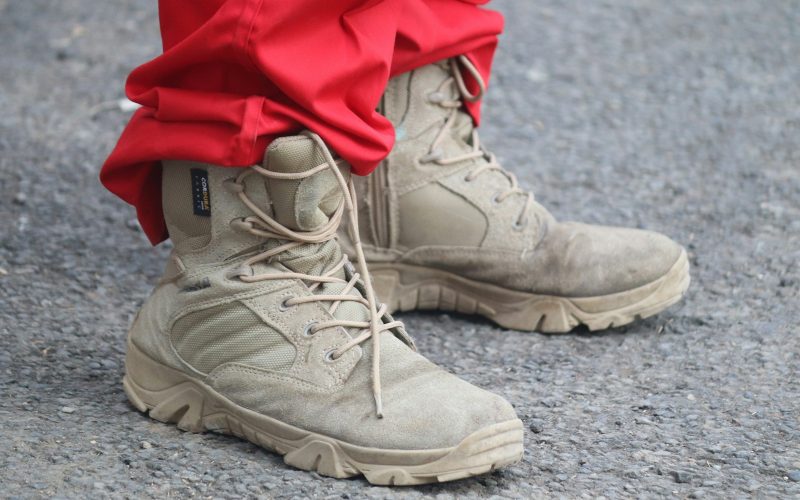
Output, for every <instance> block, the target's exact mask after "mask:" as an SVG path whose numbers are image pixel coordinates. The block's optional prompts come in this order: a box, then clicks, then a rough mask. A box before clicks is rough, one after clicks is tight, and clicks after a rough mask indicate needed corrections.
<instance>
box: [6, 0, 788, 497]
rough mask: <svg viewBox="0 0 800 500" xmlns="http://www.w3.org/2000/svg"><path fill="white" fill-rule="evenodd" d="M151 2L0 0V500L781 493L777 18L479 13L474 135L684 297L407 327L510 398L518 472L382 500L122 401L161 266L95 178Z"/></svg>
mask: <svg viewBox="0 0 800 500" xmlns="http://www.w3.org/2000/svg"><path fill="white" fill-rule="evenodd" d="M155 3H156V2H154V1H150V2H143V1H139V0H113V1H102V2H98V1H94V2H92V1H88V0H61V1H59V2H52V1H47V0H25V1H22V0H0V35H2V38H1V39H2V49H1V53H0V110H2V112H0V484H2V493H0V495H2V496H18V497H50V496H61V497H84V498H85V497H107V496H108V497H159V498H164V497H168V496H169V497H184V496H203V497H206V496H208V497H254V496H265V497H354V496H358V497H360V496H362V495H366V496H375V497H386V496H394V495H396V496H400V497H420V496H436V498H452V497H459V498H461V497H468V496H474V497H484V496H491V495H496V496H500V497H521V498H530V497H551V496H564V497H592V498H594V497H598V496H605V497H609V498H615V497H645V498H649V497H661V496H670V497H683V498H685V497H690V498H700V497H704V496H707V497H727V498H731V497H742V496H756V497H763V498H775V497H796V496H798V495H800V421H798V415H800V413H798V410H800V349H799V347H800V346H799V345H798V344H799V343H800V341H799V340H798V338H799V336H798V334H799V333H800V331H798V330H799V327H798V320H799V319H800V314H799V313H800V304H799V303H800V84H798V82H800V28H798V27H799V26H800V4H798V3H797V2H796V1H793V0H737V1H735V2H732V1H730V2H709V1H704V0H678V1H674V2H664V1H658V0H603V1H601V2H581V1H578V0H538V1H536V2H511V1H510V0H507V1H498V2H497V3H496V4H495V8H499V9H501V10H503V11H504V12H506V14H507V24H508V29H507V34H506V35H505V36H504V38H503V44H502V48H501V51H500V52H499V54H498V58H497V64H496V72H495V76H494V79H493V87H492V91H491V93H490V97H489V99H488V101H489V102H488V105H487V110H486V116H485V121H484V123H485V126H484V127H483V135H484V139H485V141H486V142H488V143H489V144H490V145H491V146H492V148H493V149H494V150H495V151H496V152H497V153H498V155H499V156H500V157H501V159H503V160H504V161H505V163H506V164H507V165H509V166H510V167H511V168H512V169H513V170H514V171H515V172H517V173H518V174H519V176H520V178H521V182H522V183H523V184H524V185H525V186H528V187H531V188H533V189H534V190H535V192H536V193H537V196H538V198H539V200H541V201H542V202H543V203H544V204H546V205H547V206H549V207H551V208H552V210H553V211H554V212H555V213H556V214H557V215H558V216H560V217H562V218H575V219H581V220H584V221H589V222H606V223H612V224H619V225H632V226H639V227H648V228H652V229H656V230H660V231H663V232H665V233H667V234H669V235H671V236H673V237H675V238H676V239H677V240H679V241H681V242H683V243H684V244H685V245H687V247H688V248H689V250H690V256H691V261H692V265H693V278H694V282H693V284H692V287H691V289H690V292H689V294H688V296H687V298H686V300H685V301H684V302H683V303H682V304H681V305H679V306H676V307H673V308H672V309H671V310H669V311H668V312H666V313H663V314H661V315H659V316H657V317H655V318H651V319H648V320H645V321H642V322H639V323H637V324H635V325H632V326H630V327H627V328H622V329H620V330H614V331H608V332H601V333H596V334H589V333H588V332H585V331H578V332H577V333H574V334H569V335H554V336H546V335H539V334H525V333H518V332H513V331H505V330H502V329H498V328H496V327H494V326H492V325H491V324H489V323H487V322H485V321H481V320H476V319H475V318H469V317H462V316H455V315H443V314H408V315H404V316H403V319H404V320H406V322H407V324H408V325H409V328H410V331H411V332H412V333H413V334H414V335H415V337H416V338H417V340H418V343H419V344H420V346H421V350H422V351H423V352H424V353H426V354H427V355H429V356H430V357H431V358H432V359H434V360H435V361H437V362H439V363H441V364H442V365H444V366H445V367H447V368H448V369H450V370H452V371H454V372H456V373H458V374H459V375H461V376H463V377H464V378H466V379H468V380H470V381H471V382H474V383H477V384H479V385H482V386H484V387H487V388H489V389H492V390H494V391H496V392H499V393H501V394H504V395H505V396H506V397H507V398H508V399H509V400H510V401H512V402H513V404H514V405H515V406H516V408H517V410H518V412H519V414H520V416H521V418H523V420H524V421H525V424H526V429H527V431H526V454H525V457H524V460H523V462H522V463H520V464H518V465H517V466H515V467H512V468H510V469H506V470H504V471H501V472H496V473H493V474H491V475H488V476H484V477H480V478H476V479H472V480H465V481H460V482H457V483H452V484H446V485H437V486H428V487H423V488H407V489H398V490H390V489H386V488H379V487H371V486H369V485H368V484H367V483H366V482H365V481H363V480H361V479H354V480H333V479H328V478H323V477H320V476H318V475H316V474H309V473H306V472H301V471H298V470H294V469H291V468H289V467H288V466H285V465H284V464H283V462H282V461H281V459H280V458H278V457H277V456H276V455H273V454H270V453H265V452H263V451H261V450H260V449H258V448H256V447H255V446H252V445H250V444H248V443H245V442H242V441H239V440H237V439H235V438H229V437H224V436H217V435H213V434H208V435H193V434H186V433H182V432H180V431H178V430H177V429H176V428H175V427H174V426H169V425H163V424H160V423H157V422H153V421H151V420H149V419H148V418H146V417H144V416H143V415H141V414H139V413H137V412H136V411H134V410H133V409H132V407H131V406H130V405H129V404H128V403H127V401H126V398H125V395H124V394H123V391H122V387H121V385H120V378H121V376H122V370H123V368H122V364H123V355H124V352H123V351H124V342H123V339H124V335H125V331H126V328H127V326H128V324H129V322H130V320H131V318H132V316H133V314H134V313H135V311H136V310H137V308H138V307H139V305H140V304H141V303H142V301H143V299H144V297H145V296H146V294H147V293H148V291H149V290H150V288H151V287H152V285H153V283H154V282H155V281H156V279H157V278H158V276H159V274H160V272H161V266H162V261H163V260H164V257H165V255H166V252H167V249H166V248H165V247H163V246H162V247H161V248H156V249H151V248H150V247H149V245H148V243H147V242H146V240H145V238H144V236H143V234H142V233H141V231H140V230H139V229H138V226H137V224H136V222H135V220H134V213H133V211H132V209H131V208H130V207H128V206H126V205H124V204H123V203H122V202H120V201H118V200H117V199H115V198H114V197H113V196H112V195H110V194H108V193H106V192H104V190H103V189H102V187H101V186H100V185H99V183H98V181H97V173H98V169H99V166H100V164H101V163H102V161H103V159H104V158H105V155H106V154H107V153H108V152H109V151H110V149H111V147H112V146H113V144H114V142H115V140H116V138H117V136H118V134H119V132H120V131H121V129H122V127H123V126H124V124H125V122H126V120H127V118H128V113H127V112H126V111H124V110H122V109H120V107H119V106H118V104H117V101H118V99H120V98H121V97H122V84H123V81H124V78H125V76H126V75H127V73H128V72H129V71H130V69H131V68H132V67H134V66H135V65H137V64H139V63H141V62H143V61H145V60H147V59H149V58H151V57H152V56H154V55H155V54H157V52H158V49H159V39H158V31H157V30H158V25H157V17H156V9H155Z"/></svg>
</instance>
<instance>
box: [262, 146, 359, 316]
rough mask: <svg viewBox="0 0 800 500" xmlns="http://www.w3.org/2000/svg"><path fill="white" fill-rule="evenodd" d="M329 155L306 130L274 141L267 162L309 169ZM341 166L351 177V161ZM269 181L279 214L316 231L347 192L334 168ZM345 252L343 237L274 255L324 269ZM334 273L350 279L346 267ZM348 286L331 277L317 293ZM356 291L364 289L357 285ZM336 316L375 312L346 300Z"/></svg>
mask: <svg viewBox="0 0 800 500" xmlns="http://www.w3.org/2000/svg"><path fill="white" fill-rule="evenodd" d="M325 161H326V160H325V157H324V155H323V152H322V151H320V148H319V147H318V145H317V144H316V143H315V142H314V141H313V140H312V139H310V138H308V137H306V136H296V137H287V138H281V139H277V140H275V141H274V142H273V143H272V144H270V146H269V148H268V149H267V153H266V155H265V158H264V168H266V169H267V170H270V171H272V172H279V173H287V174H290V173H303V172H307V171H309V170H311V169H313V168H315V167H317V166H319V165H322V164H324V163H325ZM340 171H341V172H342V174H343V175H344V176H345V178H347V177H348V176H349V175H350V167H349V165H347V164H343V165H341V166H340ZM266 186H267V194H268V196H269V199H270V201H271V204H272V214H273V217H274V218H275V220H276V221H278V222H279V223H280V224H282V225H284V226H286V227H287V228H289V229H291V230H293V231H298V232H304V231H313V230H315V229H319V228H320V227H322V226H323V225H324V224H327V223H328V222H329V221H330V217H331V216H332V215H333V213H334V212H335V211H336V208H337V207H338V206H339V203H341V201H342V199H343V197H344V194H343V193H342V190H341V187H340V186H339V183H338V181H337V179H336V176H335V175H334V173H333V172H332V171H331V170H330V169H324V170H322V171H320V172H318V173H316V174H314V175H311V176H309V177H305V178H303V179H297V180H288V179H286V180H285V179H274V178H267V180H266ZM283 243H285V242H284V241H279V240H275V241H273V242H270V243H269V246H271V247H277V246H279V245H282V244H283ZM342 257H343V254H342V250H341V247H340V246H339V243H338V242H337V241H336V240H328V241H326V242H323V243H307V244H305V245H301V246H298V247H296V248H293V249H291V250H287V251H285V252H282V253H280V254H279V255H277V256H275V258H274V261H276V262H280V263H281V264H283V265H284V266H286V267H287V268H289V269H291V270H292V271H294V272H297V273H303V274H309V275H322V274H324V273H325V271H327V270H328V269H330V268H332V267H334V266H336V265H337V264H339V262H341V260H342ZM332 276H334V277H337V278H340V279H347V276H346V273H345V270H344V269H343V268H342V269H339V270H338V271H337V272H336V273H335V274H333V275H332ZM344 287H345V284H343V283H325V284H323V285H322V286H320V287H319V288H317V293H321V294H326V295H327V294H337V293H341V290H342V289H344ZM350 294H351V295H359V293H358V292H357V291H355V290H354V291H351V292H350ZM334 316H335V317H336V318H339V319H351V320H365V319H367V318H368V317H369V311H368V310H367V308H365V307H364V306H363V305H361V304H358V303H356V302H343V303H341V304H340V306H339V307H338V308H337V309H336V313H335V314H334Z"/></svg>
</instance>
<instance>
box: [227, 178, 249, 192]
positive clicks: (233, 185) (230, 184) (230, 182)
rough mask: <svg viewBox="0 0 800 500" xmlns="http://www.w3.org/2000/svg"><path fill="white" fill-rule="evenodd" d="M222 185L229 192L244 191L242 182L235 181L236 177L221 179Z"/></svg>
mask: <svg viewBox="0 0 800 500" xmlns="http://www.w3.org/2000/svg"><path fill="white" fill-rule="evenodd" d="M222 186H223V187H224V188H225V190H226V191H228V192H229V193H231V194H239V193H243V192H244V184H239V183H238V182H236V177H231V178H229V179H225V180H224V181H222Z"/></svg>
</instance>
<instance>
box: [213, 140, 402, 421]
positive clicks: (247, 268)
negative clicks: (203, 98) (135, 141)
mask: <svg viewBox="0 0 800 500" xmlns="http://www.w3.org/2000/svg"><path fill="white" fill-rule="evenodd" d="M305 135H307V136H308V137H310V138H311V139H312V140H313V141H314V142H315V143H316V144H317V146H318V147H319V148H320V151H322V153H323V156H324V158H325V163H323V164H321V165H318V166H316V167H314V168H312V169H310V170H307V171H305V172H300V173H281V172H273V171H270V170H267V169H266V168H263V167H261V166H258V165H254V166H252V167H250V168H248V169H247V170H244V171H243V172H242V173H241V174H239V176H238V177H237V178H236V179H233V180H230V181H228V182H227V186H226V187H227V188H228V189H229V190H230V191H231V192H233V193H235V194H237V195H238V197H239V199H241V201H242V202H243V203H244V204H245V205H246V206H247V207H248V208H249V209H250V210H252V211H253V213H254V214H255V215H252V216H249V217H245V218H243V219H239V220H237V221H235V223H234V224H235V225H236V226H237V227H238V228H239V229H241V230H244V231H247V232H249V233H251V234H253V235H256V236H259V237H263V238H270V239H277V240H280V241H285V242H286V243H283V244H281V245H279V246H277V247H275V248H271V249H269V250H266V251H264V252H261V253H259V254H257V255H254V256H252V257H250V258H248V259H247V260H245V261H244V262H243V263H242V265H241V266H240V268H239V269H238V270H237V271H236V272H235V273H234V274H235V276H238V278H239V279H241V280H242V281H244V282H246V283H254V282H258V281H264V280H286V279H298V280H302V281H304V282H306V284H308V287H309V290H310V291H311V292H312V295H309V296H306V297H294V298H290V299H287V300H285V301H284V302H283V304H282V305H281V307H283V308H287V307H291V306H295V305H299V304H305V303H312V302H323V303H328V304H329V306H328V311H329V312H330V313H331V315H333V314H334V313H335V312H336V310H337V308H338V307H339V305H340V304H342V303H343V302H357V303H359V304H362V305H363V306H364V307H366V308H367V310H368V312H369V319H368V320H365V321H352V320H343V319H335V318H334V319H331V320H329V321H321V322H318V323H314V324H313V325H311V326H309V327H308V328H307V330H306V333H307V334H310V335H313V334H315V333H317V332H320V331H322V330H326V329H329V328H339V327H342V328H345V329H350V328H352V329H355V330H356V331H358V332H359V333H358V334H357V335H356V336H355V337H353V338H352V339H351V340H350V341H348V342H347V343H345V344H344V345H341V346H339V347H337V348H335V349H333V350H330V351H328V352H327V353H326V355H325V359H326V360H327V361H335V360H336V359H338V358H339V357H340V356H342V355H343V354H345V353H346V352H347V351H349V350H350V349H352V348H354V347H356V346H358V345H360V344H362V343H364V342H366V341H367V340H369V339H372V342H373V343H372V393H373V396H374V399H375V412H376V415H377V416H378V418H383V404H382V401H381V378H380V352H381V350H380V340H381V334H382V333H383V332H385V331H387V330H392V329H394V328H402V327H403V323H402V322H401V321H390V322H383V319H382V318H383V317H384V315H385V314H386V313H387V309H388V308H387V306H386V304H378V302H377V300H376V298H375V292H374V290H373V288H372V281H371V279H370V274H369V269H368V268H367V264H366V259H365V258H364V251H363V249H362V248H361V240H360V238H359V236H358V235H359V231H358V214H357V213H356V206H357V205H356V192H355V187H354V185H353V180H352V178H350V179H347V180H346V179H345V177H344V175H342V173H341V171H340V170H339V163H341V162H342V160H338V161H337V160H335V159H334V158H333V156H332V155H331V153H330V152H329V151H328V148H327V146H326V145H325V143H324V142H323V141H322V139H321V138H320V137H319V136H318V135H316V134H313V133H310V132H306V133H305ZM325 169H329V170H330V171H331V172H333V174H334V176H335V177H336V181H337V182H338V184H339V187H340V189H341V191H342V194H343V199H342V201H341V202H340V203H339V205H338V207H337V208H336V210H335V212H334V213H333V215H331V217H330V219H329V221H328V222H327V223H326V224H324V225H322V226H321V227H319V228H318V229H315V230H312V231H303V232H297V231H293V230H291V229H289V228H287V227H285V226H283V225H282V224H280V223H279V222H277V221H276V220H275V219H273V218H272V217H270V216H269V215H268V214H267V213H265V212H264V211H263V210H261V208H259V206H258V205H257V204H256V203H254V202H253V200H251V199H250V198H249V197H248V196H247V194H246V193H245V185H244V180H245V179H246V178H247V177H248V176H250V175H254V174H257V175H262V176H264V177H268V178H272V179H283V180H299V179H304V178H306V177H311V176H312V175H315V174H317V173H319V172H322V171H323V170H325ZM345 211H347V221H348V222H349V224H350V226H351V228H352V234H353V235H354V237H355V239H354V241H353V243H354V247H355V251H356V260H357V264H358V272H355V271H354V270H353V272H352V277H351V278H350V279H349V280H345V279H342V278H340V277H338V276H335V275H336V274H337V273H338V272H339V271H340V270H341V269H342V268H348V269H351V268H350V267H349V261H348V258H347V256H346V255H345V256H343V257H342V259H341V260H340V261H339V263H338V264H336V265H334V266H332V267H331V268H330V269H328V270H326V271H324V272H322V273H321V274H319V275H313V274H305V273H298V272H290V271H288V272H271V273H261V274H255V272H254V270H253V265H254V264H256V263H257V262H265V261H269V260H270V259H272V258H273V257H275V256H277V255H279V254H281V253H283V252H286V251H289V250H291V249H294V248H297V247H300V246H303V245H307V244H318V243H325V242H327V241H330V240H332V239H335V238H336V231H337V229H338V227H339V224H340V223H341V221H342V218H343V216H344V212H345ZM362 277H363V279H362ZM360 279H361V281H360V284H361V286H362V287H363V290H364V291H365V293H366V298H365V297H363V296H362V295H361V293H358V294H356V295H352V294H350V292H351V291H353V289H354V288H356V286H357V285H358V284H359V280H360ZM324 283H343V284H344V285H345V286H344V288H343V289H341V291H340V292H339V293H335V294H313V292H314V291H315V290H317V289H318V288H319V287H320V286H322V285H323V284H324ZM357 291H358V290H357ZM412 348H413V346H412Z"/></svg>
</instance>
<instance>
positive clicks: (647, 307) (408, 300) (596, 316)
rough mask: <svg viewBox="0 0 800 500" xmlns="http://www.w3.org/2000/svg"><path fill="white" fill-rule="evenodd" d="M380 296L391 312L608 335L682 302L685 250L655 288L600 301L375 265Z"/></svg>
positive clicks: (686, 282) (405, 267) (438, 272)
mask: <svg viewBox="0 0 800 500" xmlns="http://www.w3.org/2000/svg"><path fill="white" fill-rule="evenodd" d="M370 274H371V275H372V278H373V285H374V288H375V292H376V294H377V296H378V297H379V299H380V300H381V301H384V302H386V304H387V305H388V306H389V309H390V311H392V312H395V311H413V310H440V311H455V312H460V313H465V314H479V315H481V316H485V317H487V318H489V319H490V320H492V321H494V322H495V323H497V324H498V325H500V326H502V327H505V328H510V329H514V330H524V331H538V332H542V333H563V332H568V331H570V330H572V329H573V328H575V327H576V326H578V325H586V326H587V327H588V328H589V330H591V331H595V330H604V329H607V328H612V327H616V326H622V325H626V324H628V323H630V322H632V321H634V320H637V319H641V318H646V317H648V316H652V315H654V314H656V313H658V312H661V311H663V310H664V309H666V308H667V307H669V306H671V305H672V304H675V303H676V302H678V301H679V300H680V299H681V297H683V295H684V294H685V293H686V290H687V289H688V288H689V282H690V281H691V279H690V277H689V259H688V257H687V256H686V251H683V252H682V253H681V255H680V257H678V260H677V261H676V262H675V264H673V266H672V267H671V268H670V270H669V271H667V273H666V274H664V275H663V276H661V277H660V278H658V279H656V280H653V281H652V282H651V283H648V284H646V285H643V286H640V287H638V288H634V289H631V290H626V291H624V292H619V293H614V294H610V295H602V296H596V297H560V296H556V295H539V294H532V293H525V292H520V291H516V290H509V289H506V288H501V287H498V286H496V285H491V284H488V283H482V282H479V281H473V280H469V279H466V278H462V277H460V276H457V275H455V274H452V273H448V272H445V271H441V270H438V269H433V268H429V267H421V266H411V265H406V264H395V263H391V264H387V263H370Z"/></svg>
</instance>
